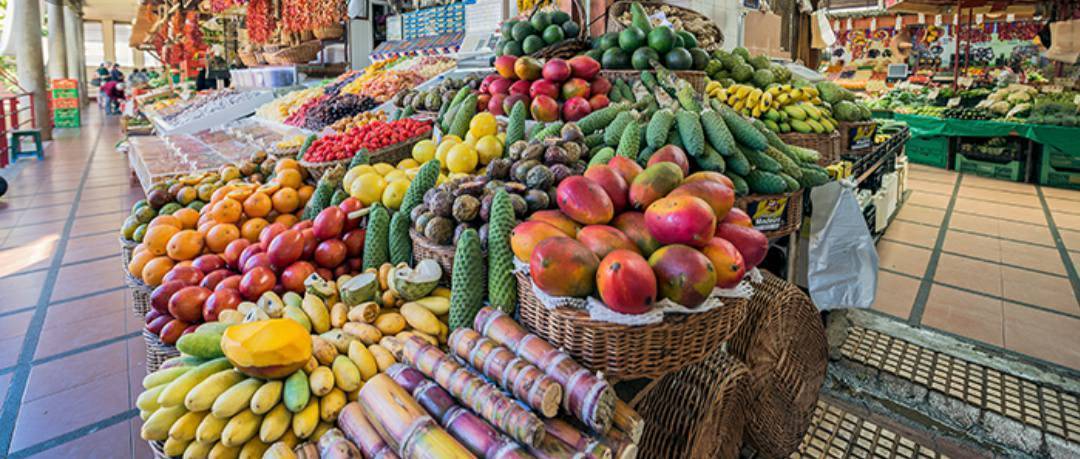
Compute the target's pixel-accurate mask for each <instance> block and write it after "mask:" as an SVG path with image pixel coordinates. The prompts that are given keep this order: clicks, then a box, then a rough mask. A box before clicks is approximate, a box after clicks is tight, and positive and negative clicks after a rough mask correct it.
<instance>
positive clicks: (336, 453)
mask: <svg viewBox="0 0 1080 459" xmlns="http://www.w3.org/2000/svg"><path fill="white" fill-rule="evenodd" d="M363 457H364V456H363V455H362V454H361V453H360V449H358V448H357V447H356V445H355V444H353V442H351V441H349V439H348V438H345V434H344V433H342V432H341V430H338V429H330V430H327V431H326V433H324V434H323V436H322V437H320V438H319V458H320V459H363Z"/></svg>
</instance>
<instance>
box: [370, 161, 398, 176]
mask: <svg viewBox="0 0 1080 459" xmlns="http://www.w3.org/2000/svg"><path fill="white" fill-rule="evenodd" d="M372 167H374V168H375V172H378V173H379V175H383V176H385V175H386V174H389V173H390V171H392V170H394V166H391V165H389V164H387V163H379V164H376V165H374V166H372Z"/></svg>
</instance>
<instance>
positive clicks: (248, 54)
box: [236, 48, 266, 67]
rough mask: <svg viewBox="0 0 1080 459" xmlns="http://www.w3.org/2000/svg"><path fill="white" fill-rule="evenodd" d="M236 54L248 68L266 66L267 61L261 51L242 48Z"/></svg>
mask: <svg viewBox="0 0 1080 459" xmlns="http://www.w3.org/2000/svg"><path fill="white" fill-rule="evenodd" d="M236 54H237V55H238V56H240V62H243V63H244V65H246V66H248V67H258V66H260V65H263V64H266V59H265V58H264V57H263V53H262V52H261V51H256V50H253V49H244V48H241V49H240V50H238V51H237V52H236Z"/></svg>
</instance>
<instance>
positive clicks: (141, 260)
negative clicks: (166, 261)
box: [128, 250, 154, 279]
mask: <svg viewBox="0 0 1080 459" xmlns="http://www.w3.org/2000/svg"><path fill="white" fill-rule="evenodd" d="M153 259H154V254H152V253H150V251H149V250H143V251H142V252H138V253H136V254H134V255H132V256H131V262H130V263H128V272H129V273H131V274H132V275H133V276H135V277H138V278H140V279H141V278H142V270H143V267H144V266H146V264H147V263H149V262H150V260H153Z"/></svg>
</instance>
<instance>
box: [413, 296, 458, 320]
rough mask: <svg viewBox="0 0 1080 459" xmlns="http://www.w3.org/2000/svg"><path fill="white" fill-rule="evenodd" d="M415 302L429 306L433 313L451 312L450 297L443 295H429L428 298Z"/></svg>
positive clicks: (439, 314) (428, 308)
mask: <svg viewBox="0 0 1080 459" xmlns="http://www.w3.org/2000/svg"><path fill="white" fill-rule="evenodd" d="M415 303H417V304H419V305H420V306H423V307H425V308H427V310H428V311H431V313H432V314H435V315H437V316H441V315H443V314H446V313H448V312H450V298H448V297H443V296H429V297H426V298H420V299H419V300H416V301H415Z"/></svg>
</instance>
